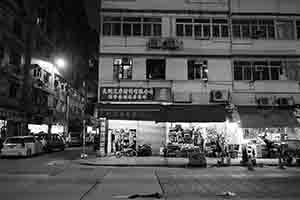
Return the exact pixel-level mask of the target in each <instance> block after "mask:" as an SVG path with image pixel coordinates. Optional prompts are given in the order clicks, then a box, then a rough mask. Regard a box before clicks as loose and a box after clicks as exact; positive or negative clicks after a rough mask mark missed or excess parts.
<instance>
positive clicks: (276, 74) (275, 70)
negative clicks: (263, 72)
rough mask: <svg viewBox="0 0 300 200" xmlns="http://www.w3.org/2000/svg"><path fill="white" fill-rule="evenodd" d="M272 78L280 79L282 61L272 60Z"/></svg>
mask: <svg viewBox="0 0 300 200" xmlns="http://www.w3.org/2000/svg"><path fill="white" fill-rule="evenodd" d="M270 67H271V68H270V70H271V80H280V75H281V74H282V69H281V61H271V62H270Z"/></svg>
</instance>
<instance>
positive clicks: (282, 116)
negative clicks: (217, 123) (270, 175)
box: [238, 106, 300, 158]
mask: <svg viewBox="0 0 300 200" xmlns="http://www.w3.org/2000/svg"><path fill="white" fill-rule="evenodd" d="M238 112H239V116H240V127H241V128H242V131H243V144H244V145H246V146H247V148H248V149H249V148H250V149H251V150H254V152H255V155H256V157H259V158H276V157H279V154H280V152H279V147H280V145H281V144H282V143H287V142H289V141H291V140H299V139H300V137H299V136H300V129H299V127H300V124H299V122H298V121H297V118H296V115H295V113H294V109H293V108H291V107H285V108H281V107H256V106H239V107H238Z"/></svg>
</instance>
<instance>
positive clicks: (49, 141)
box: [36, 133, 66, 152]
mask: <svg viewBox="0 0 300 200" xmlns="http://www.w3.org/2000/svg"><path fill="white" fill-rule="evenodd" d="M36 137H37V139H38V140H39V141H40V142H41V143H42V145H43V150H44V151H45V152H50V151H53V150H56V149H59V150H62V151H63V150H64V149H65V145H66V144H65V141H64V139H63V138H62V136H60V135H59V134H51V135H50V136H49V135H48V134H47V133H42V134H38V135H36Z"/></svg>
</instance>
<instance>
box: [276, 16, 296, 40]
mask: <svg viewBox="0 0 300 200" xmlns="http://www.w3.org/2000/svg"><path fill="white" fill-rule="evenodd" d="M276 28H277V39H279V40H293V39H294V23H293V21H291V20H277V22H276Z"/></svg>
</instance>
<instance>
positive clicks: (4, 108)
mask: <svg viewBox="0 0 300 200" xmlns="http://www.w3.org/2000/svg"><path fill="white" fill-rule="evenodd" d="M61 3H62V1H38V0H37V1H22V0H11V1H6V0H5V1H1V3H0V20H1V23H0V26H1V31H0V70H1V76H0V80H1V86H0V88H1V94H0V121H1V127H0V128H1V135H2V137H4V138H5V137H7V136H13V135H26V134H28V125H42V124H45V125H46V126H47V125H48V126H49V127H51V126H52V125H53V126H54V125H58V126H59V127H62V128H60V129H59V130H58V131H59V132H63V131H65V130H66V129H68V125H69V116H70V115H72V116H78V117H77V118H76V120H78V119H79V120H81V121H82V119H83V107H84V101H83V100H82V98H83V93H82V92H79V91H78V90H76V89H75V88H74V87H72V86H71V85H72V84H71V82H70V81H67V80H66V78H64V74H62V73H60V72H59V70H61V69H58V67H57V66H56V64H55V63H54V61H55V58H56V57H57V56H60V53H61V52H62V49H61V44H62V41H63V40H64V38H66V32H65V31H63V30H64V29H63V28H64V26H65V25H64V24H63V21H62V19H63V18H64V15H63V14H64V12H63V10H62V9H61V8H62V4H61ZM69 63H71V62H69ZM68 67H72V66H70V65H69V66H68ZM74 95H76V97H74ZM78 97H79V98H78ZM74 108H75V109H74ZM75 110H76V111H75ZM71 120H72V119H70V121H71ZM39 130H40V131H43V130H42V129H41V128H37V131H39ZM50 130H51V129H50Z"/></svg>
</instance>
